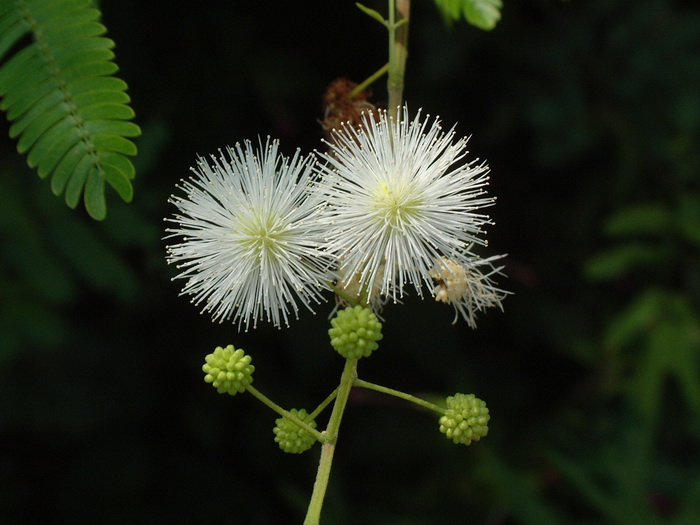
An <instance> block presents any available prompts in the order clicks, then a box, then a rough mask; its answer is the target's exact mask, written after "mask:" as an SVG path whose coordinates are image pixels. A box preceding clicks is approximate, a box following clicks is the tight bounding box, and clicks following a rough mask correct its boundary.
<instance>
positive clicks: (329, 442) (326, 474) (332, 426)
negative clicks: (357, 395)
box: [304, 359, 357, 525]
mask: <svg viewBox="0 0 700 525" xmlns="http://www.w3.org/2000/svg"><path fill="white" fill-rule="evenodd" d="M356 379H357V359H347V360H346V361H345V367H344V368H343V375H342V376H341V377H340V386H339V387H338V395H337V397H336V398H335V404H334V405H333V412H332V413H331V417H330V420H329V421H328V428H326V430H325V431H324V432H323V435H324V442H323V448H322V449H321V459H320V460H319V463H318V471H317V472H316V481H315V482H314V490H313V493H312V494H311V501H309V508H308V510H307V511H306V519H304V525H318V524H319V521H320V519H321V508H322V507H323V500H324V498H325V497H326V489H327V488H328V480H329V478H330V474H331V466H332V464H333V454H334V453H335V444H336V441H337V440H338V430H339V429H340V422H341V421H342V419H343V412H344V411H345V405H347V403H348V397H349V396H350V390H352V386H353V383H354V382H355V380H356Z"/></svg>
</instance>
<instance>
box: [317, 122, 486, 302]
mask: <svg viewBox="0 0 700 525" xmlns="http://www.w3.org/2000/svg"><path fill="white" fill-rule="evenodd" d="M466 144H467V139H466V138H462V139H459V140H456V141H455V140H454V130H450V131H449V132H447V133H445V132H444V131H443V130H442V128H441V127H440V122H439V120H434V121H432V122H430V120H429V118H426V119H422V116H421V114H420V112H418V115H417V116H416V117H415V118H414V119H413V120H410V119H409V115H408V110H407V109H406V108H404V110H403V112H402V117H401V119H400V120H394V119H392V118H391V117H389V116H388V115H387V113H386V112H382V113H380V114H379V116H378V117H375V115H374V114H373V113H369V114H366V115H364V117H363V126H362V127H361V128H360V129H359V130H358V129H355V128H352V127H350V126H346V127H345V128H344V129H343V131H342V132H339V133H337V134H336V137H335V141H334V142H333V143H329V144H328V145H329V151H328V152H327V153H325V154H322V155H321V158H322V159H323V160H324V161H325V164H323V165H320V166H319V168H318V169H319V171H320V172H321V174H322V175H323V184H322V186H323V188H324V191H325V192H326V194H327V198H328V201H329V205H328V207H327V208H326V210H325V212H324V220H325V221H326V223H327V224H328V227H329V233H328V235H327V243H326V245H325V247H326V249H327V250H328V251H329V252H330V253H331V254H333V256H334V257H335V258H336V259H337V260H338V261H340V263H339V264H341V265H342V267H341V268H339V271H340V272H342V273H343V274H344V275H352V276H355V275H356V276H358V278H359V280H360V285H361V286H360V288H363V289H367V290H373V289H374V288H375V287H379V289H380V291H381V293H382V294H383V295H385V296H387V297H388V298H390V299H391V300H393V301H394V302H396V301H397V300H398V299H399V298H400V297H402V296H403V294H404V288H405V286H406V285H407V284H412V285H413V286H414V287H415V289H416V290H417V291H418V294H419V295H420V296H422V294H423V291H422V288H423V286H424V285H427V286H428V287H429V290H432V280H431V277H430V270H431V268H432V267H433V264H434V261H435V260H437V259H438V258H440V257H441V256H443V255H448V254H452V253H455V252H456V253H461V252H462V251H463V250H464V249H465V248H466V247H467V246H469V245H470V244H471V243H474V242H476V243H480V244H485V241H484V240H482V239H481V238H480V237H479V236H480V234H481V233H482V227H483V226H484V225H485V224H488V223H489V218H488V216H486V215H483V214H481V213H478V212H477V210H479V209H481V208H484V207H486V206H489V205H491V204H492V203H493V199H492V198H490V197H487V196H486V192H485V190H484V187H485V186H486V184H487V182H488V176H487V171H488V168H487V167H486V166H485V165H483V164H476V161H472V162H466V163H465V162H462V161H463V160H464V158H465V156H466V154H467V151H466Z"/></svg>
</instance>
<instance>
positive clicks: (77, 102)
mask: <svg viewBox="0 0 700 525" xmlns="http://www.w3.org/2000/svg"><path fill="white" fill-rule="evenodd" d="M99 18H100V12H99V11H98V10H97V9H94V8H92V7H91V4H90V2H89V0H16V1H6V2H3V3H2V6H1V7H0V60H4V62H3V63H2V64H1V65H0V96H2V102H1V103H0V108H1V109H2V110H4V111H6V112H7V117H8V119H9V120H10V121H11V122H12V126H11V127H10V136H11V137H12V138H18V142H17V149H18V151H19V152H20V153H25V154H27V162H28V164H29V166H30V167H32V168H36V169H37V171H38V173H39V176H40V177H42V178H46V177H48V176H50V175H51V176H52V180H51V190H52V191H53V193H54V194H55V195H60V194H61V193H64V192H65V200H66V203H67V204H68V206H70V207H71V208H75V207H76V206H77V204H78V202H79V200H80V198H81V196H82V197H83V199H84V202H85V207H86V209H87V211H88V213H89V214H90V215H91V216H92V217H93V218H95V219H98V220H101V219H104V218H105V216H106V214H107V205H106V202H105V181H106V182H108V183H109V184H110V185H111V186H112V188H114V189H115V190H116V191H117V193H118V194H119V196H120V197H121V198H122V199H123V200H124V201H126V202H129V201H131V199H132V197H133V188H132V185H131V180H132V179H133V178H134V167H133V164H132V163H131V161H130V160H128V158H127V157H126V155H135V154H136V146H135V145H134V143H133V142H132V141H131V140H129V139H127V138H125V137H136V136H138V135H140V134H141V131H140V129H139V127H138V126H137V125H136V124H134V123H132V122H128V121H129V120H130V119H132V118H133V117H134V112H133V110H132V109H131V108H130V107H129V106H128V102H129V97H128V95H127V94H126V93H125V91H126V88H127V85H126V83H125V82H124V81H122V80H120V79H118V78H116V77H114V76H112V75H113V74H114V73H115V72H116V71H117V69H118V68H117V66H116V64H114V62H112V59H113V57H114V53H113V52H112V48H113V47H114V42H113V41H111V40H109V39H108V38H105V37H103V36H101V35H103V34H104V33H105V32H106V28H105V27H104V26H103V25H102V24H100V23H99V22H98V19H99ZM29 40H30V42H29V43H27V42H25V41H29ZM7 57H9V58H7Z"/></svg>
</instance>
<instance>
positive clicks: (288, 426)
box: [272, 408, 316, 454]
mask: <svg viewBox="0 0 700 525" xmlns="http://www.w3.org/2000/svg"><path fill="white" fill-rule="evenodd" d="M289 412H290V413H291V414H292V415H294V416H296V417H298V418H299V419H301V420H302V421H303V422H304V423H306V424H307V425H309V426H310V427H311V428H316V421H314V420H313V419H307V418H308V416H309V414H307V413H306V410H304V409H303V408H302V409H299V410H297V409H296V408H292V409H291V410H290V411H289ZM275 423H276V426H275V428H274V429H273V430H272V431H273V432H274V433H275V443H277V444H278V445H279V446H280V448H281V449H282V450H283V451H284V452H287V453H289V454H301V453H302V452H306V451H307V450H309V449H310V448H311V447H313V446H314V443H316V438H315V437H314V436H312V435H311V434H309V433H308V432H307V431H306V430H304V429H303V428H301V427H300V426H298V425H297V424H296V423H294V421H290V420H289V419H287V418H286V417H281V418H279V419H276V420H275Z"/></svg>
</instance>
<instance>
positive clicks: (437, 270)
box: [430, 255, 508, 328]
mask: <svg viewBox="0 0 700 525" xmlns="http://www.w3.org/2000/svg"><path fill="white" fill-rule="evenodd" d="M502 257H504V255H496V256H493V257H489V258H487V259H482V258H481V257H479V256H476V255H473V256H471V257H466V258H465V257H461V258H460V259H461V261H460V262H458V261H457V260H454V259H450V258H447V257H441V258H440V259H439V260H438V261H436V262H435V265H434V266H433V268H432V269H431V270H430V276H431V277H432V278H433V279H434V280H435V282H436V285H435V288H434V289H433V293H434V295H435V300H436V301H438V302H443V303H446V304H451V305H452V306H453V307H454V309H455V318H454V321H452V324H455V323H456V322H457V320H458V319H459V316H460V314H461V315H462V317H463V318H464V320H465V321H466V322H467V324H468V325H469V326H470V327H471V328H476V313H477V312H480V311H483V310H485V309H486V308H490V307H492V306H497V307H499V308H500V309H501V310H503V305H502V304H501V301H502V300H503V299H504V298H505V296H506V295H508V292H506V291H504V290H501V289H500V288H498V287H496V283H495V282H494V281H493V279H492V276H493V275H495V274H500V273H501V270H502V269H503V266H501V267H498V268H496V267H494V266H493V264H492V263H493V261H495V260H498V259H501V258H502Z"/></svg>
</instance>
